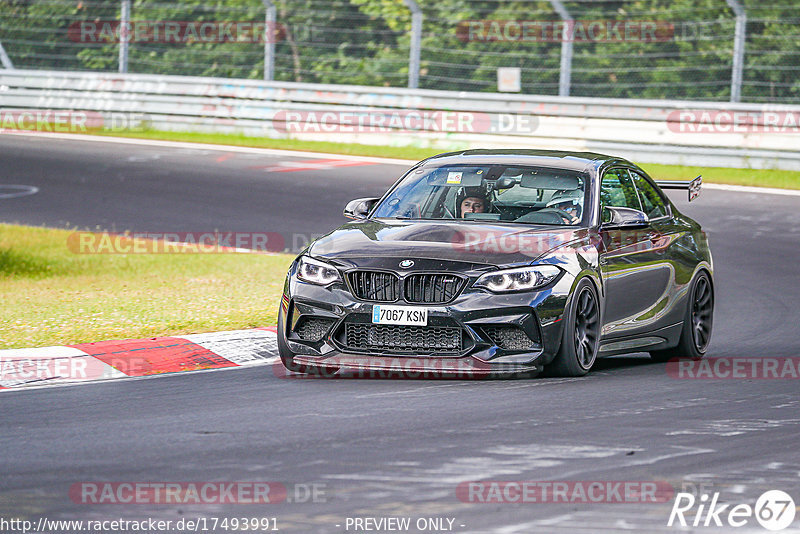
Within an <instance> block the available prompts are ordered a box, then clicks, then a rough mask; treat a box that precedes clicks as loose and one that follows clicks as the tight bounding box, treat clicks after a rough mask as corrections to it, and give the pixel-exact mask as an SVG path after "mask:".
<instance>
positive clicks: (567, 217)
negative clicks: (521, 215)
mask: <svg viewBox="0 0 800 534" xmlns="http://www.w3.org/2000/svg"><path fill="white" fill-rule="evenodd" d="M536 213H555V214H556V215H558V216H559V217H561V218H562V219H564V222H565V223H567V224H574V223H573V222H572V219H574V218H575V217H573V216H572V215H570V214H569V213H567V212H566V211H564V210H562V209H558V208H544V209H541V210H539V211H537V212H536Z"/></svg>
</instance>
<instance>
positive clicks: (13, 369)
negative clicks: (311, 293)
mask: <svg viewBox="0 0 800 534" xmlns="http://www.w3.org/2000/svg"><path fill="white" fill-rule="evenodd" d="M277 361H278V345H277V334H276V330H275V327H268V328H256V329H252V330H233V331H229V332H211V333H207V334H189V335H184V336H170V337H156V338H149V339H126V340H121V341H100V342H97V343H80V344H77V345H68V346H59V347H42V348H34V349H8V350H0V390H12V389H20V388H29V387H41V386H54V385H67V384H79V383H90V382H97V381H101V380H116V379H123V378H133V377H144V376H164V375H167V374H170V373H179V372H186V371H201V370H211V369H222V368H232V367H244V366H253V365H269V364H271V363H275V362H277Z"/></svg>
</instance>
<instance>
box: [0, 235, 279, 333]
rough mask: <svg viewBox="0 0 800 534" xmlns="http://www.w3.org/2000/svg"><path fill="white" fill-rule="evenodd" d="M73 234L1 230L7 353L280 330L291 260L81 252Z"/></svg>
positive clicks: (0, 289)
mask: <svg viewBox="0 0 800 534" xmlns="http://www.w3.org/2000/svg"><path fill="white" fill-rule="evenodd" d="M70 234H71V232H70V231H68V230H51V229H46V228H34V227H28V226H16V225H8V224H0V294H2V296H3V297H2V298H3V313H2V317H1V318H0V349H7V348H25V347H36V346H46V345H64V344H72V343H84V342H93V341H102V340H107V339H125V338H145V337H155V336H165V335H178V334H188V333H197V332H209V331H217V330H235V329H239V328H253V327H257V326H270V325H274V324H275V320H276V317H277V311H278V304H279V301H280V294H281V291H282V289H283V280H284V276H285V274H286V270H287V269H288V267H289V264H290V263H291V261H292V259H293V256H290V255H285V254H276V255H265V254H231V253H228V254H204V253H183V254H75V253H73V252H71V251H70V250H69V249H68V248H67V238H68V236H69V235H70Z"/></svg>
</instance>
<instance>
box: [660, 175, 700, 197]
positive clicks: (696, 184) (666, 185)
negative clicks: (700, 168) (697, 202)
mask: <svg viewBox="0 0 800 534" xmlns="http://www.w3.org/2000/svg"><path fill="white" fill-rule="evenodd" d="M656 184H658V187H660V188H661V189H688V190H689V202H691V201H692V200H694V199H696V198H697V196H698V195H699V194H700V188H701V187H702V185H703V177H702V176H698V177H697V178H695V179H694V180H692V181H690V182H687V181H678V180H656Z"/></svg>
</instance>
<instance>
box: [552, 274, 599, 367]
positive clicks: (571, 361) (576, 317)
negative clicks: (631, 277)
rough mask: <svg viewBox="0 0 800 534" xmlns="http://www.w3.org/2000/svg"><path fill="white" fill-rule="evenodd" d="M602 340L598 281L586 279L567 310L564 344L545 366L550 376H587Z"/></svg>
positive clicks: (562, 340) (577, 289)
mask: <svg viewBox="0 0 800 534" xmlns="http://www.w3.org/2000/svg"><path fill="white" fill-rule="evenodd" d="M599 344H600V301H599V300H598V298H597V292H596V291H595V289H594V285H592V283H591V282H590V281H589V280H588V279H585V278H584V279H583V280H581V281H580V282H578V286H577V287H576V288H575V293H574V294H573V297H572V301H571V302H570V305H569V308H568V310H567V311H566V313H565V314H564V333H563V335H562V338H561V348H560V349H559V350H558V354H556V357H555V359H554V360H553V362H552V363H551V364H550V365H548V366H547V368H546V369H545V371H546V374H547V375H549V376H583V375H585V374H586V373H588V372H589V370H590V369H591V368H592V366H593V365H594V362H595V360H596V359H597V350H598V347H599Z"/></svg>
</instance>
